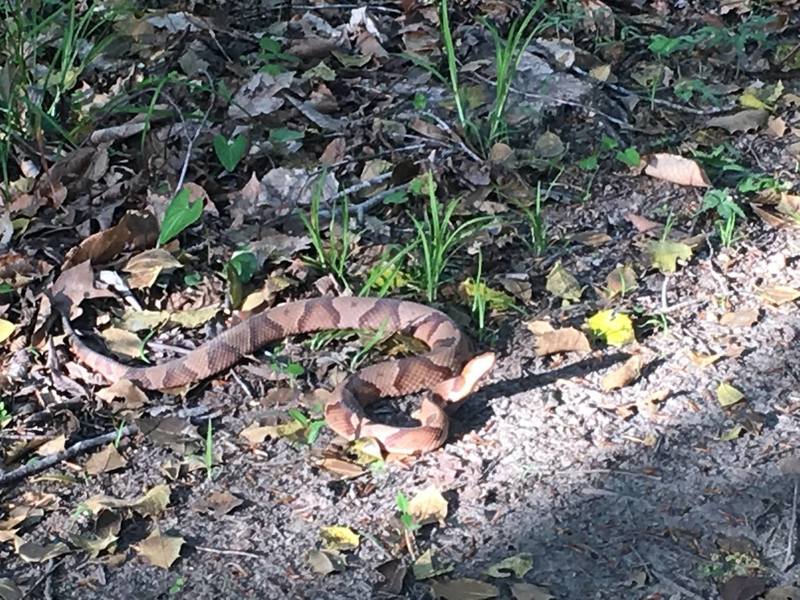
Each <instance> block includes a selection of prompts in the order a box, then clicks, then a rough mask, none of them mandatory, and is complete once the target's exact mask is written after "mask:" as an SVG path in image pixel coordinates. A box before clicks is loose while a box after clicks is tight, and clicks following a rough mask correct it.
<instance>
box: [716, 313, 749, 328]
mask: <svg viewBox="0 0 800 600" xmlns="http://www.w3.org/2000/svg"><path fill="white" fill-rule="evenodd" d="M756 321H758V310H756V309H753V310H737V311H734V312H727V313H725V314H724V315H722V316H721V317H720V318H719V324H720V325H723V326H725V327H740V328H744V327H752V326H753V323H755V322H756Z"/></svg>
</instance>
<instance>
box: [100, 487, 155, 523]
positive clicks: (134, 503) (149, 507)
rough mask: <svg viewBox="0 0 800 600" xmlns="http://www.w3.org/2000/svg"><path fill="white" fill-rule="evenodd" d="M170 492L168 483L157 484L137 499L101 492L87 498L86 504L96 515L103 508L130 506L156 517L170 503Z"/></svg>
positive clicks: (143, 514)
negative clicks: (127, 498) (126, 498)
mask: <svg viewBox="0 0 800 600" xmlns="http://www.w3.org/2000/svg"><path fill="white" fill-rule="evenodd" d="M169 494H170V489H169V486H168V485H157V486H155V487H153V488H151V489H149V490H148V491H147V492H146V493H144V494H143V495H142V496H139V497H138V498H136V499H135V500H125V499H124V498H113V497H111V496H105V495H102V494H100V495H97V496H92V497H91V498H89V499H88V500H86V501H85V502H84V506H86V508H87V509H89V510H90V511H92V513H93V514H95V515H96V514H98V513H99V512H100V511H102V510H114V509H122V508H126V509H127V508H129V509H132V510H134V511H136V512H137V513H139V514H140V515H142V516H144V517H148V516H150V517H155V516H158V515H159V514H161V513H162V512H164V509H165V508H166V507H167V506H168V505H169Z"/></svg>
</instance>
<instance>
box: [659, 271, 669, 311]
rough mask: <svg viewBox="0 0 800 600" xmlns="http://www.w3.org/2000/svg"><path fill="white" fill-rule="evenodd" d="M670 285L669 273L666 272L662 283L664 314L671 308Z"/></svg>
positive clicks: (662, 308) (662, 309)
mask: <svg viewBox="0 0 800 600" xmlns="http://www.w3.org/2000/svg"><path fill="white" fill-rule="evenodd" d="M668 285H669V275H667V274H664V281H663V283H662V284H661V313H662V314H664V312H665V311H667V310H669V304H668V302H667V286H668Z"/></svg>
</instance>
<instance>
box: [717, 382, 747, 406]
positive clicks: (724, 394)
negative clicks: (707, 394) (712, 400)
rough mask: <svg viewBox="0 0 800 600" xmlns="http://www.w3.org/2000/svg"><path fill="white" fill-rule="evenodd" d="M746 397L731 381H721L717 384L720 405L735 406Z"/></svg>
mask: <svg viewBox="0 0 800 600" xmlns="http://www.w3.org/2000/svg"><path fill="white" fill-rule="evenodd" d="M743 398H744V394H743V393H742V392H740V391H739V390H737V389H736V388H735V387H733V386H732V385H731V384H729V383H725V382H723V383H720V384H719V386H717V401H718V402H719V404H720V406H723V407H727V406H733V405H734V404H736V403H737V402H739V401H740V400H742V399H743Z"/></svg>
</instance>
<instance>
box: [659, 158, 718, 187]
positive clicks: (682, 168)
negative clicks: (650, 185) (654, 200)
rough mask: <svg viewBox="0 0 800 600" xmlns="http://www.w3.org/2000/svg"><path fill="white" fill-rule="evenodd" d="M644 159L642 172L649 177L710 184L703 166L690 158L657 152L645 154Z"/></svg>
mask: <svg viewBox="0 0 800 600" xmlns="http://www.w3.org/2000/svg"><path fill="white" fill-rule="evenodd" d="M645 160H646V161H647V166H646V167H645V169H644V172H645V174H647V175H650V177H655V178H656V179H662V180H664V181H669V182H670V183H677V184H678V185H690V186H694V187H709V186H710V185H711V182H710V181H709V180H708V176H707V175H706V173H705V171H704V170H703V167H701V166H700V165H699V164H698V163H697V161H694V160H692V159H690V158H684V157H683V156H678V155H676V154H665V153H658V154H650V155H647V156H646V157H645Z"/></svg>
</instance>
